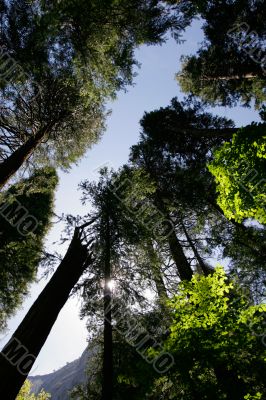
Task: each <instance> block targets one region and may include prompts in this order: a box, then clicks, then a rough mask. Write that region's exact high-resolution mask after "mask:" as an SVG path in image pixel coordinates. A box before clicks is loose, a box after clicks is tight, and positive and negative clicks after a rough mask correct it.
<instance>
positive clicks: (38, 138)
mask: <svg viewBox="0 0 266 400" xmlns="http://www.w3.org/2000/svg"><path fill="white" fill-rule="evenodd" d="M45 136H46V130H44V129H41V130H39V132H38V133H37V134H36V135H35V136H32V137H30V138H29V139H28V140H27V142H26V143H24V144H23V145H22V146H20V147H19V148H18V149H17V150H16V151H14V153H12V154H11V155H10V156H9V157H8V158H7V159H6V160H5V161H4V162H2V163H1V164H0V189H2V188H3V186H4V185H5V184H6V183H7V182H8V181H9V179H10V178H12V176H14V175H15V173H16V172H17V171H18V170H19V168H20V167H21V166H22V165H23V164H24V162H26V161H27V160H28V159H29V158H30V156H31V155H32V153H33V151H34V150H35V149H36V147H38V145H39V144H40V143H41V142H42V140H43V139H44V138H45Z"/></svg>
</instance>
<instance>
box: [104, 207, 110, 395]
mask: <svg viewBox="0 0 266 400" xmlns="http://www.w3.org/2000/svg"><path fill="white" fill-rule="evenodd" d="M105 235H106V236H105V250H104V252H105V260H104V349H103V383H102V400H112V398H113V332H112V310H111V309H112V305H111V302H112V288H111V286H110V282H111V243H110V217H109V215H107V219H106V233H105Z"/></svg>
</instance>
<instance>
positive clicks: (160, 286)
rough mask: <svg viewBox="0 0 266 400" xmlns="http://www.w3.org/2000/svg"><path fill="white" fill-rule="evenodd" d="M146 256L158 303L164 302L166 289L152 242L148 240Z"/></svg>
mask: <svg viewBox="0 0 266 400" xmlns="http://www.w3.org/2000/svg"><path fill="white" fill-rule="evenodd" d="M147 247H148V256H149V259H150V261H151V273H152V278H153V281H154V283H155V286H156V290H157V294H158V297H159V301H160V303H164V301H165V300H166V299H167V298H168V296H167V290H166V287H165V284H164V281H163V276H162V271H161V268H160V260H159V259H158V256H157V253H156V251H155V250H154V248H153V245H152V242H151V241H150V242H148V245H147Z"/></svg>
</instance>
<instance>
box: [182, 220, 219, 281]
mask: <svg viewBox="0 0 266 400" xmlns="http://www.w3.org/2000/svg"><path fill="white" fill-rule="evenodd" d="M181 226H182V229H183V231H184V234H185V236H186V238H187V241H188V243H189V245H190V247H191V249H192V251H193V253H194V255H195V257H196V260H197V262H198V265H199V267H200V268H201V270H202V272H203V274H204V275H205V276H208V275H209V274H210V273H211V272H212V271H211V269H210V268H209V267H208V265H206V264H205V262H204V261H203V259H202V258H201V256H200V254H199V252H198V250H197V248H196V246H195V244H194V243H193V240H192V239H191V237H190V236H189V234H188V231H187V229H186V227H185V224H184V223H183V222H181Z"/></svg>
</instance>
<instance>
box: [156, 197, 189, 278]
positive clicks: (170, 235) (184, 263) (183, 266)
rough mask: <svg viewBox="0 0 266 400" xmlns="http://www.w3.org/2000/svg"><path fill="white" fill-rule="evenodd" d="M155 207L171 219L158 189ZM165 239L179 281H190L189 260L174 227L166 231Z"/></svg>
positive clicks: (167, 218)
mask: <svg viewBox="0 0 266 400" xmlns="http://www.w3.org/2000/svg"><path fill="white" fill-rule="evenodd" d="M155 204H156V207H157V208H158V210H159V211H160V212H161V213H162V214H163V215H164V217H165V219H166V220H168V221H171V217H170V215H169V213H168V211H167V209H166V207H165V205H164V203H163V201H162V200H161V196H160V194H159V191H157V193H156V201H155ZM167 240H168V244H169V248H170V252H171V255H172V258H173V260H174V262H175V265H176V267H177V270H178V274H179V277H180V279H181V281H184V280H188V281H190V280H191V278H192V276H193V271H192V269H191V266H190V265H189V262H188V260H187V258H186V256H185V253H184V250H183V247H182V246H181V244H180V242H179V240H178V238H177V236H176V232H175V230H174V228H173V229H172V230H171V231H170V232H167Z"/></svg>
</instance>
